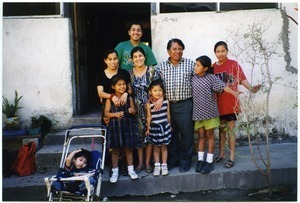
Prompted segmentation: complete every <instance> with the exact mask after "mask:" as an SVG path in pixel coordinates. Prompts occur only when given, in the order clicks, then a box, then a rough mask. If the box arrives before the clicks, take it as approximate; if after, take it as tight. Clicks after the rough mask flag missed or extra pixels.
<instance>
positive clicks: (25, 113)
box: [2, 18, 72, 127]
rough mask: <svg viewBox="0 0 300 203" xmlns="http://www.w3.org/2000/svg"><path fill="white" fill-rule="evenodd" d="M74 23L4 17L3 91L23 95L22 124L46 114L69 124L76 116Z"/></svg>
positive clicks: (59, 19) (11, 98) (67, 20)
mask: <svg viewBox="0 0 300 203" xmlns="http://www.w3.org/2000/svg"><path fill="white" fill-rule="evenodd" d="M70 33H71V31H70V25H69V19H67V18H52V19H51V18H50V19H49V18H42V19H3V49H2V52H3V64H2V65H3V72H2V79H3V83H2V85H3V86H2V87H3V90H2V91H3V92H2V95H4V96H5V97H8V98H9V99H10V100H13V98H14V91H15V90H17V91H18V93H19V95H23V98H22V100H21V101H20V105H21V106H22V107H23V108H22V109H20V110H19V112H18V114H19V116H20V120H21V121H22V124H23V125H25V124H28V123H29V121H30V117H31V116H35V115H39V114H44V115H46V116H49V117H50V118H52V119H54V120H56V121H58V123H57V126H56V127H61V126H65V125H67V124H68V122H69V119H70V118H71V116H72V83H71V68H72V67H71V64H72V62H71V61H72V58H71V57H72V56H71V50H70V47H71V46H70V43H71V42H70Z"/></svg>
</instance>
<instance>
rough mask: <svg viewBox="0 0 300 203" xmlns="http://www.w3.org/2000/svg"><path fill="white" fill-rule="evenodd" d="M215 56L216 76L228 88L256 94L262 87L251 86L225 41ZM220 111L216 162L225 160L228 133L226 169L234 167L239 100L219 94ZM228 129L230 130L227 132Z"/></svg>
mask: <svg viewBox="0 0 300 203" xmlns="http://www.w3.org/2000/svg"><path fill="white" fill-rule="evenodd" d="M214 52H215V55H216V57H217V59H218V61H217V62H216V63H214V64H213V66H214V74H216V75H217V76H218V77H219V78H220V79H221V80H222V81H223V82H224V83H225V84H226V85H227V86H229V87H230V88H231V89H233V90H238V85H239V84H242V85H243V86H244V87H245V88H247V89H248V90H250V91H251V92H252V93H256V92H257V91H258V90H259V89H260V87H261V85H260V84H259V85H256V86H253V87H252V86H251V85H250V84H249V82H248V80H247V78H246V76H245V74H244V72H243V70H242V68H241V67H240V65H239V64H238V63H237V62H236V61H234V60H231V59H228V58H227V54H228V47H227V44H226V43H225V42H223V41H219V42H217V43H216V44H215V47H214ZM217 102H218V109H219V113H220V127H219V150H220V151H219V156H217V157H216V158H215V159H214V160H215V162H216V163H218V162H220V161H222V160H223V159H225V153H224V150H225V143H226V134H227V133H228V143H229V149H230V157H229V159H227V161H226V163H225V167H227V168H231V167H233V166H234V154H235V143H236V134H235V133H234V128H235V121H236V120H237V115H238V113H239V112H240V106H239V102H238V98H236V97H234V96H233V95H231V94H229V93H227V92H223V93H218V94H217ZM227 129H228V130H227Z"/></svg>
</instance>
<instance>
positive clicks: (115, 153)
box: [111, 148, 120, 168]
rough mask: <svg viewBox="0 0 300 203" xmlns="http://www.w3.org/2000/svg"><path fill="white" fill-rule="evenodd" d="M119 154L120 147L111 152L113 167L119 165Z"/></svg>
mask: <svg viewBox="0 0 300 203" xmlns="http://www.w3.org/2000/svg"><path fill="white" fill-rule="evenodd" d="M119 154H120V149H119V148H114V149H113V150H112V154H111V163H112V168H117V167H118V162H119Z"/></svg>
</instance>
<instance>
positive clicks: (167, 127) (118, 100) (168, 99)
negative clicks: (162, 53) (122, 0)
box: [97, 22, 260, 183]
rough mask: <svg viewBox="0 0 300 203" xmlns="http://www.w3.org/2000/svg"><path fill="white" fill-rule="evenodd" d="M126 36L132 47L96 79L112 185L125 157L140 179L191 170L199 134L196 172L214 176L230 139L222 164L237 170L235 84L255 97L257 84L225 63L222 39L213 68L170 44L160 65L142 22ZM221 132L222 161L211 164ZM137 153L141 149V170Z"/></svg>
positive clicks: (109, 54)
mask: <svg viewBox="0 0 300 203" xmlns="http://www.w3.org/2000/svg"><path fill="white" fill-rule="evenodd" d="M128 35H129V36H130V39H129V40H128V41H125V42H120V43H119V44H118V45H117V46H116V47H115V49H112V50H107V51H106V52H105V53H104V57H103V60H104V62H105V64H106V67H105V68H104V70H103V71H102V72H101V73H100V74H99V79H98V81H97V92H98V95H99V97H100V102H101V104H102V107H103V108H102V109H103V110H102V119H101V120H102V123H103V124H105V125H106V126H107V129H108V135H107V146H108V148H109V150H111V168H112V169H111V170H112V173H111V177H110V182H111V183H116V182H117V180H118V176H119V167H118V166H119V165H118V161H119V156H120V154H121V153H124V154H125V157H126V162H127V170H128V175H129V176H130V178H131V179H137V178H138V175H137V173H138V172H140V171H141V170H145V171H146V172H148V173H153V176H160V175H168V173H169V170H172V169H173V168H175V167H178V166H179V170H180V172H182V173H184V172H187V171H189V170H190V168H191V164H192V156H193V153H194V131H195V130H196V131H197V132H198V162H197V166H196V172H199V173H203V174H207V173H210V172H211V171H212V170H213V162H215V163H218V162H221V161H222V160H225V158H226V156H225V151H224V149H225V143H226V140H227V139H228V138H229V139H228V143H229V148H230V155H229V157H228V158H227V160H226V163H225V166H226V167H227V168H231V167H233V166H234V155H235V142H236V136H235V134H234V133H233V129H234V127H235V121H236V120H237V115H238V113H239V112H240V107H239V103H238V95H239V94H240V92H239V91H238V85H240V84H241V85H243V86H244V87H245V88H246V89H248V90H250V91H251V92H252V93H255V92H257V91H258V90H259V89H260V85H256V86H251V85H250V84H249V82H248V80H247V79H246V76H245V74H244V73H243V70H242V68H241V67H240V65H239V64H238V63H237V62H236V61H234V60H231V59H229V58H227V53H228V47H227V44H226V43H225V42H223V41H219V42H217V43H216V44H215V47H214V53H215V55H216V58H217V59H218V61H217V62H216V63H214V64H212V62H211V59H210V58H209V57H207V56H199V57H198V58H197V59H196V60H191V59H188V58H184V57H183V52H184V49H185V45H184V43H183V42H182V41H181V40H180V39H177V38H174V39H170V40H169V42H168V43H167V53H168V55H169V57H168V59H167V60H166V61H163V62H161V63H159V64H158V63H157V61H156V59H155V56H154V54H153V52H152V50H151V48H150V47H149V46H147V45H145V44H143V43H142V42H141V37H142V35H143V31H142V25H141V24H140V23H137V22H135V23H132V24H131V25H130V26H129V28H128ZM216 128H219V155H218V156H216V157H215V158H214V157H213V156H214V145H215V138H214V129H216ZM206 142H207V147H208V149H207V153H206V155H205V146H206ZM133 150H137V156H138V164H136V167H134V163H133ZM152 157H153V162H154V168H153V167H152V164H151V163H152Z"/></svg>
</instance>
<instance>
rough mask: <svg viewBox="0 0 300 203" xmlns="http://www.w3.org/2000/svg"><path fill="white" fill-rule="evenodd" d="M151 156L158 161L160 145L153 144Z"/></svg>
mask: <svg viewBox="0 0 300 203" xmlns="http://www.w3.org/2000/svg"><path fill="white" fill-rule="evenodd" d="M153 157H154V162H155V163H160V146H155V145H154V146H153Z"/></svg>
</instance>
